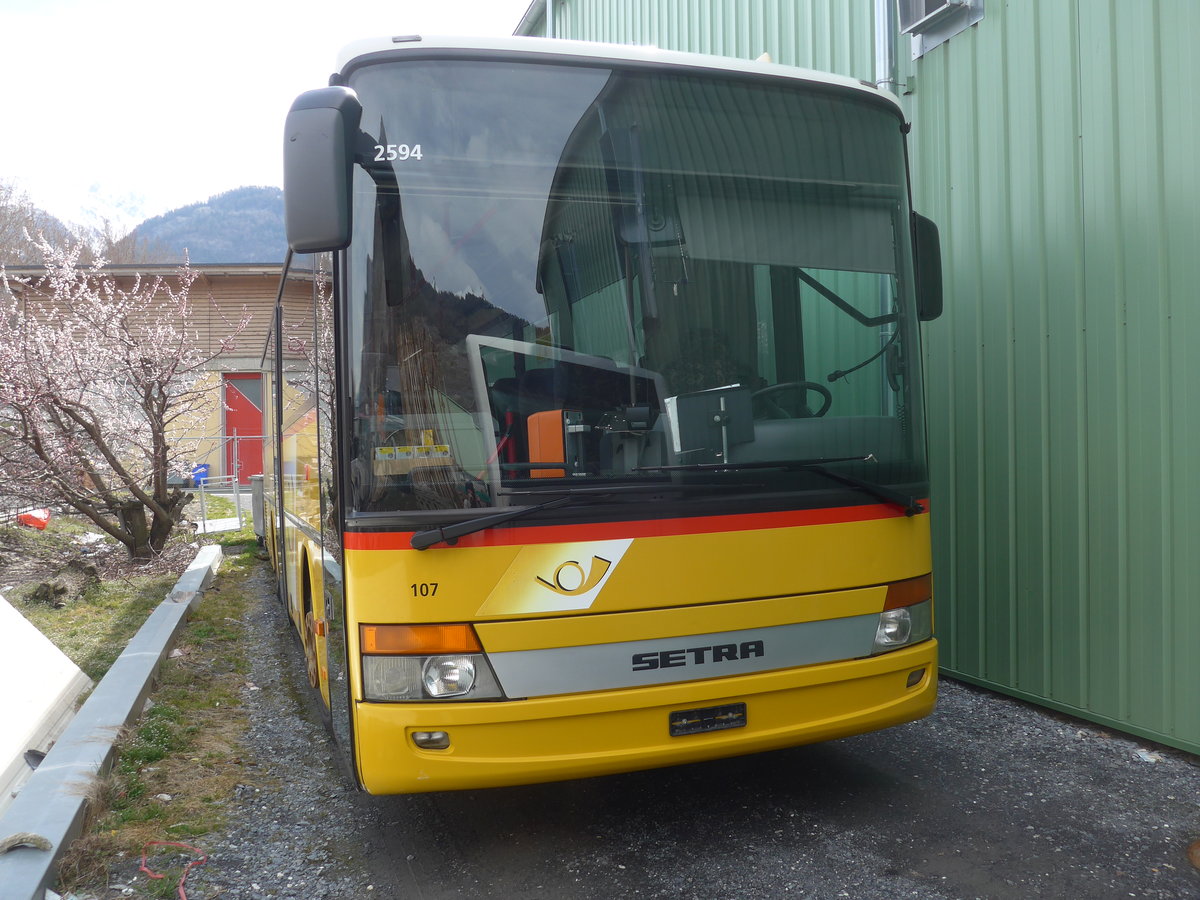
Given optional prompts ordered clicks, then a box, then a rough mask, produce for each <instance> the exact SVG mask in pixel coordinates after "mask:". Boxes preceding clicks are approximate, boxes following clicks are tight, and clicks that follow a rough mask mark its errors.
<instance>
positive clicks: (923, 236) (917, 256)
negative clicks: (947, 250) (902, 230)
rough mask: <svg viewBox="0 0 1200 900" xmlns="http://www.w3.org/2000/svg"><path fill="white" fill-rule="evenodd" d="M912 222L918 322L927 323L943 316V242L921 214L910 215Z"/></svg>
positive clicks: (934, 226) (936, 230)
mask: <svg viewBox="0 0 1200 900" xmlns="http://www.w3.org/2000/svg"><path fill="white" fill-rule="evenodd" d="M912 218H913V227H912V232H913V264H914V266H915V267H916V286H917V318H919V319H920V320H921V321H922V322H930V321H932V320H934V319H936V318H937V317H938V316H940V315H941V314H942V241H941V238H940V237H938V227H937V225H935V224H934V223H933V222H932V221H931V220H930V219H927V218H925V217H924V216H923V215H921V214H920V213H913V217H912Z"/></svg>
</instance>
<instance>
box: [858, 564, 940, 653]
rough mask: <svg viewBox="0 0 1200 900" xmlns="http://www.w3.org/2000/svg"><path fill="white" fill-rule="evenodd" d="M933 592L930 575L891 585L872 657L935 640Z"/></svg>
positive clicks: (876, 633)
mask: <svg viewBox="0 0 1200 900" xmlns="http://www.w3.org/2000/svg"><path fill="white" fill-rule="evenodd" d="M932 594H933V589H932V581H931V579H930V577H929V576H928V575H924V576H922V577H920V578H910V579H907V580H905V581H899V582H896V583H894V584H891V585H888V595H887V600H886V601H885V603H884V610H883V612H881V613H880V614H879V625H878V627H877V628H876V629H875V643H874V646H872V648H871V653H872V654H876V653H886V652H887V651H889V650H899V649H900V648H901V647H907V646H909V645H910V644H916V643H920V642H921V641H927V640H929V638H931V637H933V596H932Z"/></svg>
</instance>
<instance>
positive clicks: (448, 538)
mask: <svg viewBox="0 0 1200 900" xmlns="http://www.w3.org/2000/svg"><path fill="white" fill-rule="evenodd" d="M763 486H764V485H761V484H734V485H711V484H709V485H700V484H695V485H692V484H672V483H671V482H663V481H658V482H654V483H653V484H613V485H607V486H605V487H572V488H571V492H570V493H569V494H565V495H563V496H561V497H555V498H554V499H553V500H547V501H546V502H545V503H537V504H535V505H533V506H519V507H516V508H514V509H509V510H506V511H504V512H501V513H491V514H489V515H486V516H479V517H477V518H474V519H467V520H466V521H464V522H458V523H456V524H454V525H447V526H445V527H444V528H430V529H428V530H426V531H418V532H416V533H415V534H414V535H413V536H412V537H411V538H410V539H409V542H408V543H409V546H410V547H412V548H413V549H414V550H425V549H427V548H429V547H432V546H433V545H434V544H440V543H446V544H450V545H451V546H453V545H454V544H455V543H457V542H458V539H459V538H460V537H463V536H464V535H468V534H474V533H475V532H477V531H485V530H486V529H488V528H491V527H492V526H494V525H503V524H504V523H505V522H511V521H512V520H513V519H519V518H521V517H522V516H527V515H529V514H530V513H535V512H538V511H539V510H543V509H556V508H557V507H560V506H569V505H571V504H574V503H577V502H581V501H584V500H597V499H605V498H607V497H611V496H613V495H614V494H658V493H673V492H674V493H677V492H679V491H684V492H687V491H699V490H704V491H713V490H730V491H733V490H737V491H744V490H746V489H747V488H761V487H763ZM547 493H557V492H556V491H547V490H528V491H505V493H504V496H506V497H520V496H530V495H533V496H538V495H544V494H547Z"/></svg>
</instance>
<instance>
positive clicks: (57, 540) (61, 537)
mask: <svg viewBox="0 0 1200 900" xmlns="http://www.w3.org/2000/svg"><path fill="white" fill-rule="evenodd" d="M190 536H191V535H190V532H180V534H179V535H178V536H177V537H175V538H173V539H172V540H171V541H170V542H169V543H168V545H167V547H166V548H165V549H164V550H163V552H162V553H160V554H158V555H157V556H154V557H152V558H150V559H132V558H131V557H130V556H129V554H128V552H127V551H126V550H125V547H124V546H123V545H122V544H120V543H118V542H117V541H115V540H113V539H112V538H109V537H108V536H107V535H104V534H103V533H101V532H100V531H99V529H97V528H95V526H94V525H92V524H91V523H90V522H88V521H87V520H86V519H83V518H82V517H77V516H65V515H61V514H56V515H55V516H53V517H52V518H51V521H50V524H49V526H47V528H46V530H45V531H37V530H35V529H32V528H27V527H25V526H22V525H16V524H10V525H4V526H0V595H3V596H4V597H5V598H7V599H8V600H11V601H18V600H23V601H26V602H31V603H44V604H46V605H49V606H53V607H56V608H61V607H63V606H66V605H68V604H69V603H73V602H75V601H77V600H79V599H81V598H82V597H84V596H86V595H87V592H88V591H89V590H90V589H91V588H92V587H93V586H94V585H96V584H98V583H99V582H100V581H112V580H123V579H129V578H134V577H138V576H145V575H150V576H154V575H160V574H166V573H169V572H182V571H183V569H184V568H186V567H187V563H188V560H189V559H191V557H192V556H194V555H195V552H196V544H195V543H191V542H189V538H190Z"/></svg>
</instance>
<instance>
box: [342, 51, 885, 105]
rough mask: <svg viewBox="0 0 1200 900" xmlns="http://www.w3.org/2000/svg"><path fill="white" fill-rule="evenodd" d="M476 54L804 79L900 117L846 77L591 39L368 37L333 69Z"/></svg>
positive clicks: (869, 88) (878, 95) (874, 91)
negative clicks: (372, 61)
mask: <svg viewBox="0 0 1200 900" xmlns="http://www.w3.org/2000/svg"><path fill="white" fill-rule="evenodd" d="M440 50H446V51H456V52H466V53H470V52H471V51H479V52H480V53H481V54H501V55H522V56H525V55H528V56H530V57H537V56H545V57H555V58H558V59H563V58H566V57H575V58H578V59H580V60H590V61H602V62H617V63H633V64H635V65H636V64H642V65H650V66H665V67H681V68H691V69H711V70H713V71H718V72H733V73H744V74H749V75H766V76H773V77H777V78H787V79H789V80H792V81H802V82H806V83H808V84H820V85H828V86H832V87H838V88H843V89H846V90H850V91H855V92H858V93H861V94H864V95H866V96H869V97H871V98H874V99H875V100H883V101H885V102H886V103H888V104H889V105H891V106H893V107H894V108H895V111H896V112H897V113H899V114H900V115H901V116H903V114H904V113H903V110H902V108H901V106H900V101H899V100H898V99H897V98H896V97H895V96H894V95H893V94H891V93H889V92H887V91H882V90H880V89H878V88H876V87H875V86H874V85H872V84H869V83H867V82H865V81H859V80H857V79H855V78H848V77H846V76H844V75H834V74H831V73H829V72H818V71H816V70H813V69H800V68H796V67H793V66H783V65H778V64H776V63H769V62H759V61H756V60H749V59H738V58H735V57H727V56H709V55H706V54H702V53H681V52H678V51H675V50H660V49H659V48H657V47H648V46H635V45H632V44H604V43H598V42H591V41H564V40H555V39H550V38H539V37H516V36H514V37H448V36H445V35H403V36H398V37H383V38H366V39H364V40H359V41H354V42H353V43H351V44H349V45H347V46H346V47H344V48H343V49H342V51H341V53H340V54H338V61H337V70H338V72H339V73H343V74H345V73H347V71H348V70H349V69H353V68H357V66H358V65H360V64H362V63H363V62H366V61H367V60H366V58H367V57H376V56H378V55H383V54H387V55H393V54H394V55H395V56H396V57H397V58H400V57H401V56H402V54H405V53H422V54H424V53H428V52H430V51H434V52H436V51H440Z"/></svg>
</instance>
